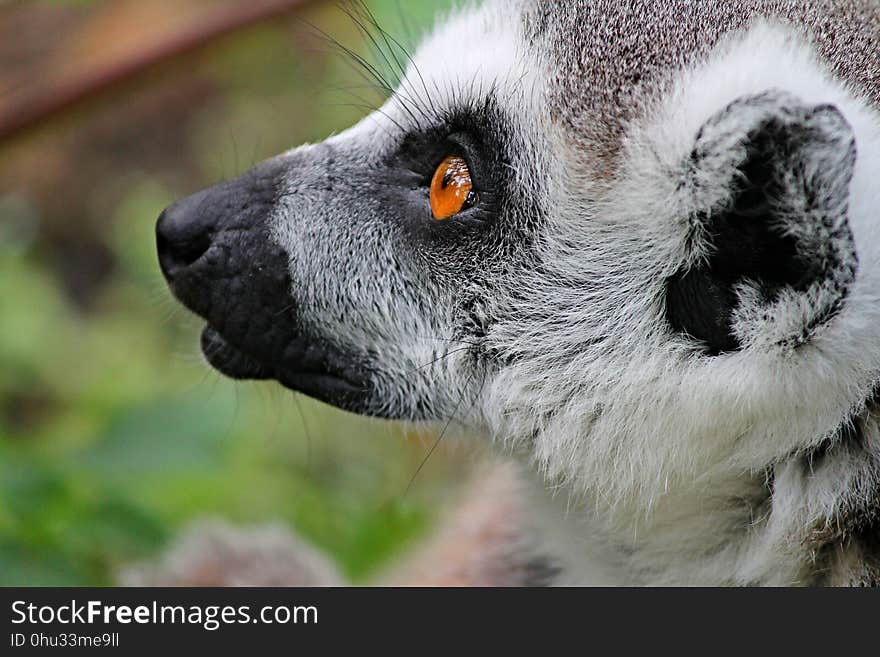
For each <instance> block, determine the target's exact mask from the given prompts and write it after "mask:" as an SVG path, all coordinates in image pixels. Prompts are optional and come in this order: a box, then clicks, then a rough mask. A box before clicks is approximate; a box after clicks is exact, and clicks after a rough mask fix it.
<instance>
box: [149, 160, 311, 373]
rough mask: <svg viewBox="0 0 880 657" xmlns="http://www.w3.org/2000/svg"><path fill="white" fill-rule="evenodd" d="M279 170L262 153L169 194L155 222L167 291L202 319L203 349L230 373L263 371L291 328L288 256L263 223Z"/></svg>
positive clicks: (267, 222)
mask: <svg viewBox="0 0 880 657" xmlns="http://www.w3.org/2000/svg"><path fill="white" fill-rule="evenodd" d="M279 175H280V167H279V165H278V163H277V162H275V161H272V160H270V161H269V162H266V163H264V164H261V165H259V166H258V167H256V168H255V169H253V170H251V171H249V172H248V173H246V174H244V175H243V176H240V177H238V178H235V179H232V180H228V181H225V182H222V183H220V184H218V185H214V186H213V187H209V188H207V189H204V190H202V191H200V192H197V193H196V194H193V195H192V196H188V197H186V198H184V199H182V200H180V201H177V202H176V203H174V204H173V205H171V206H170V207H168V208H166V209H165V211H164V212H162V214H161V215H160V216H159V220H158V222H157V223H156V249H157V252H158V258H159V266H160V268H161V269H162V273H163V274H164V275H165V278H166V280H167V281H168V285H169V287H170V288H171V291H172V292H173V293H174V295H175V296H176V297H177V299H178V300H179V301H180V302H181V303H182V304H183V305H184V306H186V307H187V308H189V309H190V310H192V311H193V312H194V313H196V314H197V315H199V316H201V317H202V318H203V319H204V320H205V321H206V323H207V327H206V329H205V332H204V334H203V336H202V347H203V351H204V352H205V356H206V357H207V358H208V360H209V361H210V362H211V363H212V364H213V365H214V366H215V367H217V369H219V370H221V371H223V372H224V373H226V374H228V375H229V376H233V377H236V378H263V377H264V376H265V375H266V370H267V367H266V366H265V365H264V364H265V363H268V362H272V361H273V360H274V359H276V358H277V352H278V350H279V349H280V348H281V345H282V344H283V341H284V339H285V336H287V335H290V334H291V333H292V332H293V330H294V324H295V319H294V318H295V310H296V309H295V307H294V304H292V303H291V297H290V277H289V263H288V258H287V255H286V253H285V251H284V250H283V249H282V248H281V247H280V246H278V245H277V244H276V243H275V241H274V240H273V239H272V235H271V232H272V231H271V226H270V222H271V218H272V214H273V208H274V204H275V201H276V197H277V193H276V190H277V187H278V177H279ZM258 364H259V366H258Z"/></svg>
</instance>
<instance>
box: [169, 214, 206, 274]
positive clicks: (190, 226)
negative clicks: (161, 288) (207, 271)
mask: <svg viewBox="0 0 880 657" xmlns="http://www.w3.org/2000/svg"><path fill="white" fill-rule="evenodd" d="M210 246H211V231H210V229H209V226H206V225H204V224H202V223H201V222H199V221H198V219H197V218H196V220H195V221H193V220H190V219H189V218H188V217H187V216H186V215H185V214H184V213H183V212H182V211H181V210H180V208H179V207H178V206H171V207H170V208H168V209H166V210H165V211H164V212H163V213H162V214H161V215H160V216H159V220H158V221H157V222H156V249H157V251H158V253H159V264H160V266H161V267H162V271H163V272H164V273H165V275H166V276H167V277H169V278H170V277H172V276H174V274H176V273H177V272H179V271H180V270H181V269H183V268H185V267H189V266H190V265H192V264H193V263H194V262H196V261H197V260H198V259H199V258H201V257H202V256H203V255H204V254H205V252H206V251H207V250H208V249H209V248H210Z"/></svg>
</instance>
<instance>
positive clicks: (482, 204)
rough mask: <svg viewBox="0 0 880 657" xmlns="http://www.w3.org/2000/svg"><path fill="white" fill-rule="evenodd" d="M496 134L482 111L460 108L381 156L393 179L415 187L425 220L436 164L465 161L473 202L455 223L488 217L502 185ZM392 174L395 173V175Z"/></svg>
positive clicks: (493, 212) (497, 202)
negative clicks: (453, 158) (454, 159)
mask: <svg viewBox="0 0 880 657" xmlns="http://www.w3.org/2000/svg"><path fill="white" fill-rule="evenodd" d="M500 137H501V134H500V132H499V130H498V127H497V125H496V122H494V121H491V120H490V118H489V116H488V112H485V111H484V112H473V111H472V110H467V111H462V112H459V113H456V114H451V115H449V116H448V117H447V118H446V120H445V121H443V122H442V123H441V124H440V125H437V126H435V127H432V128H430V129H428V130H422V131H414V132H411V133H409V134H408V135H406V137H405V138H404V139H403V141H402V142H401V144H400V146H399V148H398V149H397V151H396V152H394V153H393V154H392V155H390V156H389V158H388V159H387V160H386V166H388V168H389V170H391V171H394V172H395V173H394V174H392V177H393V179H398V180H401V181H403V180H405V181H406V185H407V186H408V187H409V188H410V189H411V190H412V189H419V190H421V192H422V194H423V198H424V205H425V218H426V220H427V219H430V216H431V215H430V207H429V204H428V190H429V187H430V184H431V179H432V178H433V176H434V173H435V172H436V170H437V167H438V166H439V165H440V163H441V162H442V161H443V160H444V159H445V158H446V157H448V156H450V155H451V156H457V157H461V158H463V159H464V160H465V162H467V165H468V168H469V170H470V174H471V180H472V182H473V186H474V192H475V194H476V196H477V197H478V198H479V202H478V203H476V204H475V205H474V207H472V208H469V209H468V210H466V211H465V212H462V213H461V215H460V216H459V217H457V220H458V221H469V220H470V221H488V220H490V219H492V218H493V217H494V216H496V215H497V214H498V211H499V208H500V199H501V198H502V197H503V191H504V189H505V184H504V183H505V181H504V175H503V174H504V170H505V168H504V166H503V161H504V160H503V151H502V144H501V140H500ZM395 174H396V175H395Z"/></svg>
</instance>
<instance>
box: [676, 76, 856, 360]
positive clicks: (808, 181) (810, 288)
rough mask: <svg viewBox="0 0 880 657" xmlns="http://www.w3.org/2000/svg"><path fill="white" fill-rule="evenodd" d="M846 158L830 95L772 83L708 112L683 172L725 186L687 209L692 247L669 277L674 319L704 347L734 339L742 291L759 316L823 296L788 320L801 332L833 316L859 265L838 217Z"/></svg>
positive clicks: (733, 345)
mask: <svg viewBox="0 0 880 657" xmlns="http://www.w3.org/2000/svg"><path fill="white" fill-rule="evenodd" d="M854 163H855V140H854V137H853V133H852V130H851V128H850V126H849V124H848V123H847V122H846V120H845V119H844V117H843V115H842V114H841V113H840V112H839V111H838V110H837V109H836V108H834V107H832V106H829V105H819V106H812V107H809V106H805V105H803V104H801V103H799V102H798V101H797V100H796V99H793V98H792V97H790V96H788V95H785V94H783V93H781V92H780V93H772V92H768V93H767V94H762V95H760V96H755V97H750V98H745V99H740V100H738V101H736V102H735V103H733V104H732V105H730V106H728V107H727V108H725V110H723V111H722V112H720V113H719V114H718V115H716V116H715V117H713V119H711V120H710V121H709V122H707V124H706V125H705V126H704V128H703V129H702V130H701V131H700V132H699V134H698V136H697V140H696V145H695V147H694V150H693V152H692V154H691V161H690V163H689V164H690V167H689V171H690V175H692V176H693V180H694V181H697V180H698V181H700V182H699V184H698V183H696V182H694V183H692V186H691V189H694V188H696V187H699V185H705V184H706V182H707V181H709V182H710V183H714V184H717V183H719V182H720V183H721V187H720V189H721V190H722V191H723V193H721V194H720V196H721V198H720V200H718V201H716V202H714V203H710V204H708V205H709V207H706V208H705V209H699V210H697V211H696V212H695V213H694V216H692V217H691V218H690V222H689V225H690V226H691V229H692V234H691V235H689V236H688V242H689V243H692V244H694V249H695V250H696V251H697V252H696V253H693V254H691V258H690V263H691V264H689V265H688V266H685V267H682V268H681V269H680V270H679V271H677V272H676V273H675V274H673V275H672V276H671V277H670V278H669V279H668V280H667V296H666V315H667V319H668V322H669V324H670V326H671V327H672V329H673V330H675V331H678V332H680V333H683V334H686V335H687V336H689V337H691V338H693V339H696V340H698V341H700V342H702V343H703V345H704V349H705V351H706V352H707V353H709V354H713V355H715V354H719V353H722V352H729V351H736V350H738V349H740V348H742V347H743V346H744V345H743V341H744V340H743V334H744V330H743V329H742V327H738V326H737V321H738V320H737V318H738V317H741V316H744V315H748V314H749V313H743V312H742V311H743V304H744V303H745V301H744V291H746V290H747V291H748V294H747V295H746V296H747V297H748V299H749V303H752V304H754V303H758V304H760V306H761V308H760V309H759V312H758V313H757V314H758V315H760V316H761V317H762V318H763V319H764V320H768V318H769V320H772V319H773V315H774V314H784V313H785V308H783V307H781V306H783V305H784V302H785V299H787V298H791V296H792V295H798V294H800V295H808V296H809V295H813V296H815V297H816V302H817V304H818V303H820V301H821V305H822V306H823V307H816V308H815V309H814V310H815V314H814V315H813V316H810V317H806V316H805V317H803V318H802V321H800V324H799V325H798V326H795V327H792V326H788V327H787V328H786V330H788V331H790V332H793V334H796V335H797V336H798V337H797V339H798V340H801V339H806V338H805V337H804V336H808V335H809V333H810V332H811V331H812V329H814V328H815V327H816V326H817V325H818V324H821V323H823V322H825V321H827V320H828V319H829V318H830V317H831V316H833V315H834V314H835V313H836V312H837V311H838V310H839V308H840V307H841V305H842V302H843V299H844V298H845V296H846V294H847V291H848V289H849V285H850V283H851V282H852V280H853V278H854V276H855V268H856V257H855V248H854V245H853V241H852V235H851V233H850V230H849V225H848V222H847V218H846V214H847V207H848V197H849V182H850V180H851V178H852V171H853V166H854ZM685 187H687V186H685ZM829 289H830V290H831V293H830V294H829V293H827V292H828V290H829ZM821 291H825V292H826V293H823V294H820V292H821ZM756 300H757V301H756ZM802 305H803V304H802ZM806 305H809V304H806ZM755 314H756V313H755V312H752V313H751V315H755ZM769 320H768V321H769ZM746 332H747V331H746ZM778 337H780V336H778ZM781 337H782V338H784V337H785V336H781Z"/></svg>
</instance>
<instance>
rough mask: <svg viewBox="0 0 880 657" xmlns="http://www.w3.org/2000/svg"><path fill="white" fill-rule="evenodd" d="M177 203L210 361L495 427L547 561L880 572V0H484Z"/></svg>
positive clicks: (180, 242) (527, 573) (597, 569)
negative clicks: (363, 93)
mask: <svg viewBox="0 0 880 657" xmlns="http://www.w3.org/2000/svg"><path fill="white" fill-rule="evenodd" d="M403 64H404V69H405V70H404V75H403V76H402V80H401V82H400V84H399V86H398V87H397V89H396V90H395V91H394V93H392V94H391V95H390V97H389V98H388V99H387V102H385V103H384V105H382V106H381V108H379V109H378V110H376V111H375V112H373V113H372V114H370V115H369V116H367V117H366V118H364V119H363V120H362V121H361V122H359V123H358V124H357V125H355V126H354V127H352V128H350V129H348V130H346V131H344V132H342V133H340V134H337V135H335V136H332V137H330V138H329V139H327V140H326V141H324V142H323V143H319V144H311V145H305V146H301V147H299V148H295V149H293V150H291V151H289V152H287V153H284V154H282V155H279V156H277V157H275V158H273V159H270V160H268V161H266V162H263V163H262V164H260V165H258V166H256V167H255V168H254V169H253V170H251V171H249V172H248V173H246V174H244V175H243V176H241V177H238V178H236V179H234V180H230V181H227V182H224V183H221V184H219V185H216V186H213V187H211V188H209V189H206V190H204V191H201V192H198V193H196V194H195V195H193V196H190V197H188V198H186V199H183V200H181V201H179V202H177V203H175V204H174V205H172V206H171V207H169V208H168V209H166V210H165V211H164V213H163V214H162V216H161V217H160V219H159V221H158V224H157V241H158V253H159V261H160V264H161V268H162V271H163V272H164V275H165V277H166V278H167V280H168V283H169V285H170V287H171V290H172V291H173V293H174V295H175V296H176V297H177V298H178V299H179V300H180V301H181V302H182V303H183V304H184V305H185V306H186V307H187V308H189V309H190V310H192V311H193V312H195V313H196V314H197V315H199V316H200V317H202V318H203V319H204V320H205V322H206V328H205V329H204V332H203V333H202V337H201V342H202V348H203V351H204V355H205V357H206V358H207V360H208V361H209V363H210V364H211V365H212V366H213V367H214V368H216V369H217V370H219V371H220V372H221V373H223V374H225V375H227V376H229V377H232V378H235V379H274V380H276V381H278V382H279V383H281V384H282V385H283V386H286V387H287V388H290V389H292V390H295V391H299V392H302V393H304V394H306V395H309V396H311V397H314V398H316V399H318V400H321V401H324V402H327V403H329V404H332V405H335V406H337V407H339V408H342V409H345V410H348V411H351V412H354V413H360V414H364V415H372V416H379V417H383V418H392V419H400V420H407V421H416V422H424V423H436V424H437V425H438V426H443V425H445V424H446V423H448V422H453V423H455V424H456V425H459V426H461V427H464V428H466V429H467V430H468V431H471V432H476V433H479V434H480V435H484V436H486V439H487V440H488V441H489V442H490V443H491V444H493V445H495V446H497V447H498V449H500V450H502V451H504V452H505V453H508V454H511V455H513V456H514V458H515V459H516V460H517V461H518V462H519V463H521V464H523V467H524V469H525V470H526V471H527V472H529V473H531V474H530V476H531V481H532V483H531V484H530V489H529V490H530V491H531V492H529V494H528V508H529V509H530V511H531V512H530V513H529V514H528V515H527V516H526V517H525V518H524V520H523V533H522V536H523V539H522V540H521V541H520V542H519V543H518V546H519V547H518V548H517V549H519V550H521V551H522V555H523V556H524V557H526V556H527V557H528V558H523V560H522V563H532V564H537V563H542V564H545V566H546V567H540V568H523V569H522V573H523V578H522V582H521V583H526V584H538V583H546V584H589V583H618V584H628V585H641V584H657V585H673V584H674V585H691V584H708V585H826V584H827V585H837V584H845V585H873V584H877V583H878V582H880V409H878V404H877V400H878V399H880V397H878V387H877V386H878V381H880V230H878V228H880V223H878V220H877V213H878V212H880V184H878V178H880V114H878V109H880V107H878V105H880V3H877V2H875V1H874V0H817V1H814V2H806V1H803V2H787V1H784V0H767V1H765V2H761V1H759V0H727V1H724V2H721V1H705V2H703V1H700V2H696V1H694V2H689V1H687V0H665V1H664V2H650V1H648V0H627V1H625V2H621V1H619V0H565V1H562V0H558V1H552V0H546V1H541V0H486V1H485V2H484V3H483V4H481V5H480V6H470V7H466V8H463V9H460V10H458V11H457V12H455V13H453V14H452V15H451V16H449V17H448V18H446V19H445V20H443V21H442V22H440V23H439V24H438V26H437V28H436V29H435V31H434V32H433V33H432V34H431V35H430V36H429V37H428V38H427V39H426V40H425V41H424V42H423V43H422V45H421V46H420V47H419V48H418V49H417V50H416V51H415V53H414V54H413V56H412V58H411V60H406V61H405V62H403Z"/></svg>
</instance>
